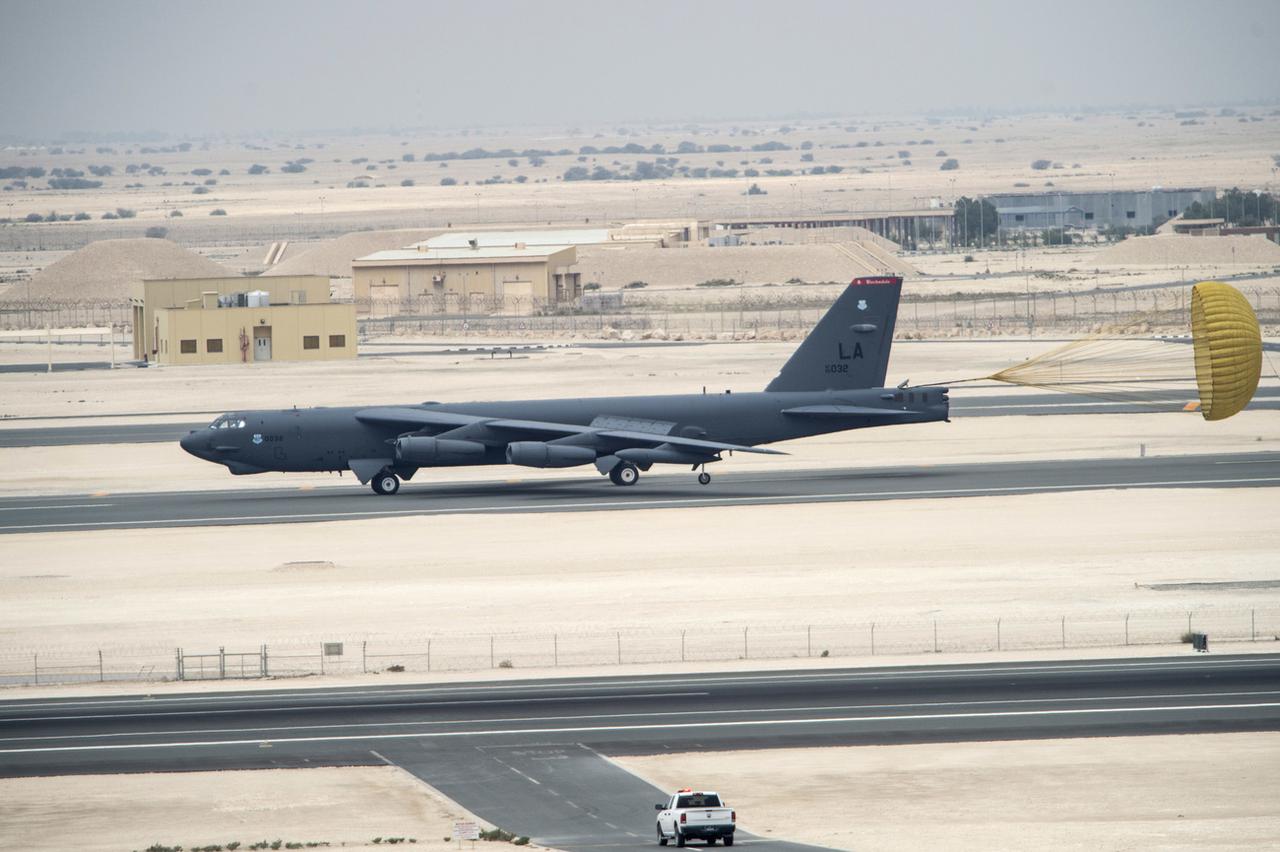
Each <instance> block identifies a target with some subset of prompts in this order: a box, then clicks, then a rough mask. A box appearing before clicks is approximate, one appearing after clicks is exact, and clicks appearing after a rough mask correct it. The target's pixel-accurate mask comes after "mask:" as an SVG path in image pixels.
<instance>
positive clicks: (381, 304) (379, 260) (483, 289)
mask: <svg viewBox="0 0 1280 852" xmlns="http://www.w3.org/2000/svg"><path fill="white" fill-rule="evenodd" d="M576 263H577V252H576V249H575V247H574V246H572V245H563V244H556V245H529V244H527V243H523V242H517V243H514V244H502V245H483V244H481V243H480V240H479V239H478V238H476V239H475V242H474V244H468V245H466V246H463V247H458V246H451V247H444V248H432V247H430V246H428V245H427V244H426V243H423V244H419V245H417V246H414V247H410V248H406V249H397V250H393V251H379V252H374V253H373V254H370V255H366V256H365V257H361V258H357V259H356V260H354V261H353V262H352V264H351V277H352V282H353V290H354V295H355V303H356V309H357V310H358V311H359V312H360V313H370V314H373V315H375V316H387V315H391V314H397V313H405V312H445V313H448V312H453V311H463V312H465V311H474V312H489V311H496V310H502V309H504V308H505V309H522V310H523V309H529V308H531V307H535V306H539V305H544V306H545V305H555V304H560V303H566V302H572V301H574V300H575V299H577V298H578V297H579V296H581V295H582V284H581V275H580V273H579V272H578V271H577V270H575V269H573V266H574V264H576Z"/></svg>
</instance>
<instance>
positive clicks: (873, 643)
mask: <svg viewBox="0 0 1280 852" xmlns="http://www.w3.org/2000/svg"><path fill="white" fill-rule="evenodd" d="M875 655H876V623H875V622H874V621H873V622H871V656H873V657H874V656H875Z"/></svg>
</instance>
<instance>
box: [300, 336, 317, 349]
mask: <svg viewBox="0 0 1280 852" xmlns="http://www.w3.org/2000/svg"><path fill="white" fill-rule="evenodd" d="M302 348H303V349H319V348H320V335H318V334H307V335H303V337H302Z"/></svg>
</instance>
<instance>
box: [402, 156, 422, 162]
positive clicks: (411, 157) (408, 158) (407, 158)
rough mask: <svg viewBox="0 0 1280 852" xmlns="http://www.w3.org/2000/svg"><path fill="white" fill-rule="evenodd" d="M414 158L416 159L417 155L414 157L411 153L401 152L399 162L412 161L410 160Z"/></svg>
mask: <svg viewBox="0 0 1280 852" xmlns="http://www.w3.org/2000/svg"><path fill="white" fill-rule="evenodd" d="M416 159H418V158H417V157H415V156H414V155H413V154H401V155H400V160H401V162H405V163H412V162H413V161H414V160H416Z"/></svg>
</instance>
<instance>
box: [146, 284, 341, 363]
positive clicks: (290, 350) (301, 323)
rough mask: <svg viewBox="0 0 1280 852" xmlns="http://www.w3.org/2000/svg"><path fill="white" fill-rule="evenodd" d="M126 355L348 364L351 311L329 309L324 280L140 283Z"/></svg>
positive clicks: (169, 359)
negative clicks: (129, 350)
mask: <svg viewBox="0 0 1280 852" xmlns="http://www.w3.org/2000/svg"><path fill="white" fill-rule="evenodd" d="M130 302H131V304H132V307H133V329H134V334H133V354H134V357H135V358H137V359H140V360H141V359H147V360H152V361H155V362H157V363H160V364H237V363H247V362H249V361H272V360H277V361H321V360H334V359H339V358H354V357H356V315H355V306H354V305H349V304H337V303H333V302H330V301H329V279H328V278H326V277H324V276H319V275H289V276H286V275H282V276H277V277H272V278H242V277H236V278H179V279H164V280H148V281H141V282H139V283H138V284H137V285H135V287H134V293H133V296H132V297H131V299H130Z"/></svg>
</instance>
